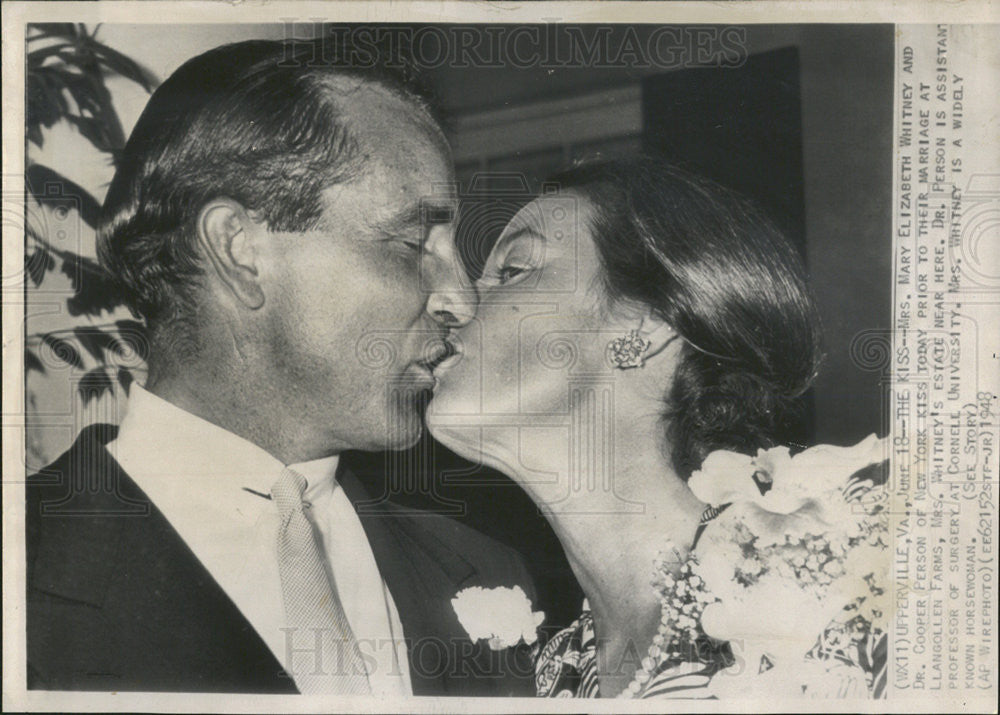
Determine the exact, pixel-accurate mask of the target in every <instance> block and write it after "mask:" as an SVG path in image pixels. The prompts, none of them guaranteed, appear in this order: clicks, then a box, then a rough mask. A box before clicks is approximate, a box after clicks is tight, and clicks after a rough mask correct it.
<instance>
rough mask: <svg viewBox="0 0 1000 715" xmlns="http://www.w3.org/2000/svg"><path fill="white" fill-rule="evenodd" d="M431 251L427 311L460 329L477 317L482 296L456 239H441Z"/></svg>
mask: <svg viewBox="0 0 1000 715" xmlns="http://www.w3.org/2000/svg"><path fill="white" fill-rule="evenodd" d="M432 249H433V250H432V252H431V255H430V256H429V260H428V264H429V265H428V267H427V270H428V276H427V277H428V278H429V279H430V281H429V283H430V286H429V287H430V295H429V296H428V297H427V312H428V313H429V314H430V316H431V317H432V318H434V320H435V321H437V322H438V323H440V324H441V325H443V326H445V327H448V328H460V327H462V326H463V325H467V324H468V323H469V322H471V321H472V319H473V318H475V317H476V310H477V308H478V307H479V294H478V292H477V291H476V287H475V286H474V285H473V284H472V281H470V280H469V277H468V275H467V274H466V272H465V265H464V264H463V263H462V260H461V258H460V257H459V255H458V249H457V248H456V246H455V240H454V237H453V236H445V237H438V240H437V241H435V242H434V246H433V247H432Z"/></svg>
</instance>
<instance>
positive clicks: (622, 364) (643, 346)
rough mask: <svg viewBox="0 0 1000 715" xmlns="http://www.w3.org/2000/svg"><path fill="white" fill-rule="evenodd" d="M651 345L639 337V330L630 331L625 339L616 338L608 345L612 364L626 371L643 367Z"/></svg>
mask: <svg viewBox="0 0 1000 715" xmlns="http://www.w3.org/2000/svg"><path fill="white" fill-rule="evenodd" d="M650 345H651V343H650V342H649V341H648V340H646V339H645V338H644V337H642V336H641V335H639V331H638V330H630V331H628V333H626V334H625V337H623V338H615V339H614V340H612V341H611V342H610V343H608V350H610V351H611V362H612V363H614V366H615V367H617V368H619V369H621V370H624V369H626V368H629V367H642V366H643V364H644V363H645V362H646V357H645V354H646V351H647V350H649V346H650Z"/></svg>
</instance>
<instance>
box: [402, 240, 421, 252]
mask: <svg viewBox="0 0 1000 715" xmlns="http://www.w3.org/2000/svg"><path fill="white" fill-rule="evenodd" d="M400 243H402V244H403V245H404V246H405V247H406V248H408V249H410V250H411V251H413V252H415V253H420V251H422V250H423V248H424V244H423V242H422V241H419V240H417V239H409V238H404V239H400Z"/></svg>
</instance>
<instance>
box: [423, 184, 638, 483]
mask: <svg viewBox="0 0 1000 715" xmlns="http://www.w3.org/2000/svg"><path fill="white" fill-rule="evenodd" d="M590 210H591V209H590V206H589V204H588V203H587V201H586V200H585V199H583V198H582V197H580V196H578V195H576V194H573V193H563V194H559V195H554V196H544V197H540V198H538V199H536V200H534V201H532V202H531V203H530V204H528V205H527V206H525V207H524V208H523V209H522V210H521V211H520V212H519V213H518V214H517V215H516V216H515V217H514V219H513V220H512V221H511V222H510V224H508V225H507V227H506V228H505V229H504V231H503V233H502V234H501V236H500V238H499V240H498V241H497V243H496V245H495V247H494V248H493V251H492V252H491V253H490V256H489V258H488V259H487V262H486V266H485V269H484V271H483V276H482V278H481V279H480V280H479V281H478V283H477V288H478V290H479V293H480V307H479V312H478V314H477V316H476V319H475V320H473V321H472V322H471V323H469V324H468V325H466V326H465V327H463V328H462V329H461V330H460V331H459V332H458V333H457V334H456V336H455V337H456V342H458V343H460V347H461V349H462V353H463V354H462V355H461V357H459V358H457V359H453V360H450V361H449V363H450V364H445V365H444V366H443V369H441V371H440V372H439V373H436V374H437V377H438V384H437V387H436V389H435V392H434V399H433V401H432V402H431V404H430V407H429V408H428V412H427V423H428V426H429V427H430V430H431V432H432V433H433V434H434V435H435V436H436V437H437V438H438V439H439V440H441V441H442V442H443V443H444V444H446V445H447V446H449V447H450V448H451V449H453V450H454V451H456V452H458V453H459V454H462V455H464V456H466V457H469V458H471V459H475V460H482V461H483V462H484V463H486V464H489V465H490V466H493V467H496V468H498V469H501V470H503V471H506V472H507V473H517V474H520V475H522V476H523V475H524V474H525V473H531V472H538V473H539V475H542V476H544V475H551V474H553V472H555V471H557V470H562V469H564V468H565V466H566V465H565V464H563V462H566V461H568V460H569V459H571V457H570V456H569V455H568V452H569V450H568V449H567V448H564V447H568V446H569V445H570V444H571V441H572V440H571V438H570V435H572V434H573V432H574V425H575V424H577V423H578V422H579V419H580V413H581V410H583V411H586V412H587V417H586V419H587V421H588V422H589V421H590V420H595V421H596V423H603V422H609V420H610V415H603V417H604V418H607V419H604V418H602V414H603V412H604V410H605V409H606V408H607V407H609V400H608V396H607V394H606V393H607V392H608V391H609V390H610V391H611V392H613V389H612V386H609V385H610V382H611V372H612V368H611V365H610V363H609V361H608V359H607V344H608V342H609V341H610V340H612V339H613V338H615V337H618V335H619V333H620V332H621V331H620V330H618V329H615V328H613V327H611V326H609V325H608V324H606V323H605V318H604V316H605V314H606V311H605V310H604V308H603V305H604V291H603V287H602V283H601V280H600V270H601V267H600V262H599V259H598V255H597V249H596V246H595V244H594V241H593V239H592V238H591V235H590V229H589V218H590ZM609 428H610V424H609Z"/></svg>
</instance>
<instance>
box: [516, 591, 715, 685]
mask: <svg viewBox="0 0 1000 715" xmlns="http://www.w3.org/2000/svg"><path fill="white" fill-rule="evenodd" d="M584 609H585V610H584V611H583V613H582V614H581V615H580V617H579V618H577V619H576V620H575V621H574V622H573V624H572V625H570V626H569V627H567V628H564V629H563V630H561V631H559V633H557V634H556V635H555V636H554V637H553V638H552V639H551V640H550V641H549V642H548V643H547V644H546V645H545V647H544V648H543V649H541V651H540V653H538V654H537V656H536V660H535V663H536V666H535V688H536V691H537V694H538V697H541V698H598V697H600V692H599V688H598V682H597V643H596V639H595V637H594V617H593V614H591V612H590V610H587V605H586V603H584ZM705 645H708V644H707V642H706V644H705ZM702 650H703V652H705V654H706V657H705V658H704V660H703V661H695V662H684V661H677V660H675V661H668V662H667V663H664V664H662V665H661V666H660V667H659V668H658V669H657V670H656V671H655V672H654V673H653V675H652V678H651V680H650V682H649V684H648V685H647V686H646V688H645V690H643V692H642V694H641V695H640V696H639V697H641V698H661V697H674V698H708V697H711V695H710V693H709V692H708V691H707V690H706V688H707V686H708V684H709V682H710V681H711V679H712V676H713V675H714V674H715V673H717V672H718V671H719V670H720V669H721V668H724V667H726V665H728V664H729V663H730V662H731V660H730V659H729V658H728V653H727V652H726V651H725V649H724V648H719V647H715V648H712V647H711V646H709V647H708V648H703V649H702Z"/></svg>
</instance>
